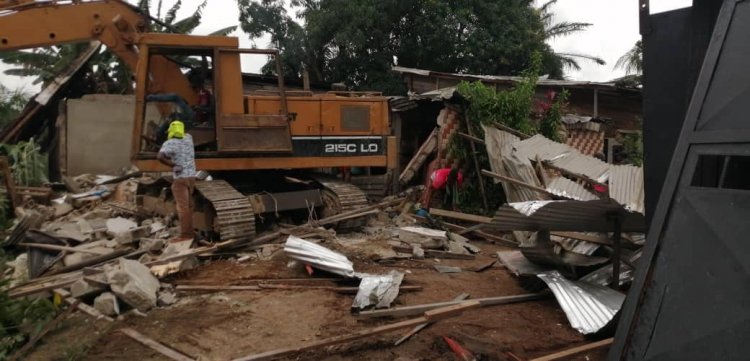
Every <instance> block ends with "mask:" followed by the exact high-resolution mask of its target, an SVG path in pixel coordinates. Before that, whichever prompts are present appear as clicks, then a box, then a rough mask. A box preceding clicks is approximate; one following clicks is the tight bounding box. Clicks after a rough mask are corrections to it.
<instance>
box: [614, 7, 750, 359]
mask: <svg viewBox="0 0 750 361" xmlns="http://www.w3.org/2000/svg"><path fill="white" fill-rule="evenodd" d="M735 10H737V11H735ZM748 23H750V2H741V1H739V2H738V1H737V0H725V2H724V4H723V7H722V10H721V12H720V14H719V16H718V20H717V22H716V28H715V30H714V32H713V36H712V38H711V44H710V46H709V48H708V51H707V55H706V57H705V62H704V65H703V68H702V70H701V73H700V78H699V80H698V82H697V85H696V88H695V92H694V95H693V98H692V101H691V103H690V107H689V109H688V112H687V116H686V118H685V124H684V126H683V128H682V132H681V134H680V137H679V141H678V142H677V146H676V148H675V151H674V157H673V160H672V162H671V164H670V167H669V171H668V173H667V177H666V181H665V184H664V187H663V189H662V194H661V197H660V199H659V203H658V205H657V207H656V211H655V212H654V214H653V220H652V224H651V229H650V230H649V232H648V237H647V239H648V242H647V244H646V248H645V251H644V257H643V258H642V259H641V263H639V267H638V271H637V273H636V278H635V281H634V284H633V287H632V288H631V290H630V293H629V295H628V298H627V299H626V301H625V305H624V306H623V314H622V320H621V322H620V324H619V326H618V329H617V335H616V337H615V342H614V344H613V346H612V348H611V350H610V359H611V360H620V359H627V360H744V359H747V355H748V354H750V342H746V340H747V339H748V335H750V287H748V284H750V242H748V241H747V235H748V234H749V232H750V223H748V222H747V219H748V215H750V191H747V190H736V189H721V188H719V187H720V186H721V184H729V185H731V186H732V187H738V188H742V187H744V186H743V185H738V184H737V183H736V182H734V181H730V182H726V181H718V182H704V181H702V180H701V181H695V182H694V183H693V184H696V185H700V186H701V187H695V186H692V185H691V181H694V179H696V177H697V179H702V177H700V176H695V174H696V171H698V172H699V175H700V174H702V173H704V172H711V171H716V170H715V169H714V170H711V169H708V168H707V167H716V164H713V163H712V162H704V161H702V162H700V163H699V162H698V159H699V155H700V154H719V155H744V156H748V155H750V132H738V134H736V135H735V136H733V137H731V138H726V137H725V135H726V134H728V133H731V129H732V128H733V127H736V126H737V125H738V124H741V122H743V121H746V120H745V119H744V118H746V116H745V115H744V114H741V113H740V112H736V111H734V108H733V106H732V104H731V95H735V96H736V95H738V94H739V95H742V94H743V93H744V90H743V87H744V86H747V83H746V82H747V79H745V80H743V77H741V76H734V77H732V76H725V75H723V74H739V73H740V72H745V71H747V70H746V64H743V62H742V61H739V57H737V56H736V54H735V52H744V51H747V52H748V53H747V54H745V58H747V59H750V49H748V47H747V44H744V42H747V41H748V40H750V39H745V36H744V35H743V34H742V33H743V32H747V30H746V29H745V27H746V26H747V24H748ZM715 74H716V75H717V76H715ZM738 83H739V84H738ZM727 90H730V91H732V92H733V93H731V94H730V99H726V98H725V100H726V101H725V102H724V103H720V102H716V101H715V100H717V99H720V98H721V97H720V96H719V97H717V93H719V94H718V95H721V94H722V93H723V94H727V93H726V91H727ZM707 102H709V105H708V107H707V108H706V109H707V110H710V111H711V112H705V113H702V110H703V109H704V104H706V103H707ZM711 102H714V103H711ZM725 108H728V109H725ZM709 113H710V115H708V116H706V117H704V116H703V115H702V114H709ZM715 114H722V116H721V117H716V116H715ZM699 119H701V120H703V119H706V121H705V122H704V123H703V124H702V128H705V129H711V130H713V131H712V132H701V131H700V130H697V131H696V129H698V127H697V125H698V124H699ZM698 141H700V142H703V143H706V142H710V143H706V144H700V145H699V144H698ZM711 143H712V144H711ZM722 143H725V144H722ZM710 158H711V157H709V158H706V159H710ZM728 159H729V158H728ZM726 164H729V161H727V162H726ZM698 167H701V168H700V169H698ZM725 169H726V167H725ZM728 174H731V173H727V172H726V171H723V175H722V178H723V177H724V176H725V175H728ZM748 175H750V169H746V173H744V174H735V175H732V176H737V177H738V179H745V177H747V176H748ZM714 187H716V188H714Z"/></svg>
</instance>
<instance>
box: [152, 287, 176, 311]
mask: <svg viewBox="0 0 750 361" xmlns="http://www.w3.org/2000/svg"><path fill="white" fill-rule="evenodd" d="M175 302H177V295H176V294H175V293H174V292H172V291H167V290H161V291H159V294H158V296H157V299H156V305H157V306H159V307H166V306H171V305H173V304H174V303H175Z"/></svg>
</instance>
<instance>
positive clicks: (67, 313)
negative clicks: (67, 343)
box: [8, 301, 81, 361]
mask: <svg viewBox="0 0 750 361" xmlns="http://www.w3.org/2000/svg"><path fill="white" fill-rule="evenodd" d="M80 302H81V301H76V302H75V303H73V304H72V305H70V306H68V308H67V309H66V310H65V311H63V312H61V313H60V314H59V315H57V317H55V318H54V319H53V320H52V321H49V322H47V324H45V325H44V328H42V330H41V331H39V333H38V334H36V335H34V337H32V338H31V339H30V340H29V342H27V343H26V344H25V345H23V347H21V348H20V349H19V350H18V351H16V352H14V353H13V354H12V355H10V357H9V358H8V361H15V360H18V359H19V358H20V357H21V356H23V354H25V353H26V352H28V351H29V350H31V349H32V348H33V347H34V345H36V343H37V342H38V341H39V340H40V339H41V338H42V337H44V336H45V335H47V333H48V332H49V331H50V330H52V329H53V328H55V327H56V326H57V325H58V324H60V322H62V321H63V320H65V319H66V318H68V316H70V314H71V313H73V311H74V310H75V309H76V308H77V307H78V305H79V303H80Z"/></svg>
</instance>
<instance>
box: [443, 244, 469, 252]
mask: <svg viewBox="0 0 750 361" xmlns="http://www.w3.org/2000/svg"><path fill="white" fill-rule="evenodd" d="M446 248H447V249H448V252H450V253H456V254H470V253H469V251H468V250H467V249H466V248H465V247H464V245H463V244H461V243H459V242H454V241H448V243H447V244H446Z"/></svg>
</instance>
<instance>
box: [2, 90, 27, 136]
mask: <svg viewBox="0 0 750 361" xmlns="http://www.w3.org/2000/svg"><path fill="white" fill-rule="evenodd" d="M28 100H29V97H28V95H26V93H24V92H23V91H22V90H18V89H16V90H10V89H8V88H6V87H5V86H3V85H2V84H0V129H2V128H4V127H5V126H6V125H7V124H8V123H10V122H11V121H13V120H14V119H16V118H17V117H18V115H19V114H21V111H22V110H23V107H24V106H26V103H27V102H28Z"/></svg>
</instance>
